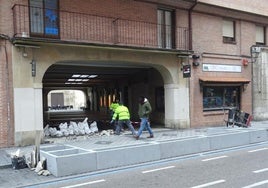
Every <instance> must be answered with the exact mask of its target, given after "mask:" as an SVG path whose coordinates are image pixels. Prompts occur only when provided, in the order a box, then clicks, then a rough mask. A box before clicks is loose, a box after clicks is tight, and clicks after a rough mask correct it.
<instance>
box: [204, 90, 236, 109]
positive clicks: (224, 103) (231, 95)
mask: <svg viewBox="0 0 268 188" xmlns="http://www.w3.org/2000/svg"><path fill="white" fill-rule="evenodd" d="M223 107H236V108H238V109H239V107H240V87H238V86H229V87H222V86H204V87H203V109H204V111H206V110H218V109H222V108H223Z"/></svg>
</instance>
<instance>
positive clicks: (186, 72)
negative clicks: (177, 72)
mask: <svg viewBox="0 0 268 188" xmlns="http://www.w3.org/2000/svg"><path fill="white" fill-rule="evenodd" d="M182 71H183V78H189V77H191V65H183V67H182Z"/></svg>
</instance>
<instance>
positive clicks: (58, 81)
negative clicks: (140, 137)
mask: <svg viewBox="0 0 268 188" xmlns="http://www.w3.org/2000/svg"><path fill="white" fill-rule="evenodd" d="M160 67H161V66H156V67H153V66H151V65H149V64H142V65H141V64H135V63H130V62H111V61H102V62H96V61H95V62H89V61H87V62H86V61H85V62H81V61H79V62H78V61H61V62H57V63H55V64H53V65H51V66H50V67H49V68H48V69H47V70H46V72H45V74H44V76H43V80H42V82H43V111H44V126H46V125H47V124H49V125H50V126H57V125H59V123H61V122H65V121H66V122H69V121H82V120H83V119H85V118H88V119H89V121H102V123H105V122H106V123H107V122H109V121H110V118H111V117H110V113H109V105H110V104H111V102H112V101H113V99H114V98H115V97H116V96H119V97H120V99H121V101H122V102H123V103H124V104H125V105H126V106H128V108H129V110H130V112H131V120H132V121H133V122H136V121H139V119H138V115H137V111H138V110H137V108H138V105H137V104H138V97H139V96H140V95H144V96H146V97H147V98H148V99H149V100H150V102H151V105H152V107H153V113H152V118H151V120H152V122H153V125H157V126H162V127H163V126H164V123H165V117H164V114H165V99H164V81H163V78H162V74H163V72H164V71H163V70H164V68H162V71H161V72H159V71H158V70H157V69H160ZM161 73H162V74H161ZM164 75H165V74H164ZM166 77H169V76H166ZM169 79H170V78H169ZM52 90H56V91H57V90H63V91H69V90H79V91H82V92H83V93H84V94H85V98H86V101H87V102H86V103H84V104H85V105H82V106H81V108H80V109H76V110H73V109H70V108H68V107H65V105H63V106H62V107H61V106H59V107H58V108H59V109H57V110H55V109H52V110H51V106H49V104H51V101H49V99H48V94H49V93H50V92H51V91H52ZM62 95H64V94H62ZM63 98H64V96H63ZM50 100H51V99H50ZM63 104H64V102H63ZM70 105H71V104H68V105H66V106H70ZM104 127H107V126H104Z"/></svg>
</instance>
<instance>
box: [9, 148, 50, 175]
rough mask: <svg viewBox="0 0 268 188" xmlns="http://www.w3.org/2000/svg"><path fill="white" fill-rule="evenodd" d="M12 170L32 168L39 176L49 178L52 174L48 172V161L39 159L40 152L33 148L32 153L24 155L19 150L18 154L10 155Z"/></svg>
mask: <svg viewBox="0 0 268 188" xmlns="http://www.w3.org/2000/svg"><path fill="white" fill-rule="evenodd" d="M10 157H11V163H12V168H13V169H15V170H18V169H23V168H27V167H28V168H30V169H31V170H32V171H35V172H36V173H37V174H38V175H43V176H49V175H51V173H50V172H49V171H48V170H47V167H46V159H45V158H42V159H41V160H38V159H39V152H38V151H37V148H36V147H35V148H33V150H32V152H31V153H28V154H24V153H22V152H21V151H20V149H18V150H17V151H16V152H14V153H11V154H10Z"/></svg>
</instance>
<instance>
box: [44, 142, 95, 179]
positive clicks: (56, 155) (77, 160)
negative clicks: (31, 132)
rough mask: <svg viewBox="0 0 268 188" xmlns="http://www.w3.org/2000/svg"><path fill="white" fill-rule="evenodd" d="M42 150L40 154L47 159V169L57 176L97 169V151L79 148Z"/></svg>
mask: <svg viewBox="0 0 268 188" xmlns="http://www.w3.org/2000/svg"><path fill="white" fill-rule="evenodd" d="M55 148H56V149H57V150H55V151H53V150H49V151H44V150H40V156H41V157H45V158H46V159H47V169H48V170H49V171H50V172H51V173H52V174H53V175H54V176H56V177H60V176H67V175H74V174H80V173H85V172H91V171H94V170H96V169H97V166H96V164H97V163H96V153H95V152H94V151H88V150H83V149H78V148H68V149H63V150H58V149H59V148H60V147H58V148H57V147H55ZM50 149H51V148H50Z"/></svg>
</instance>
